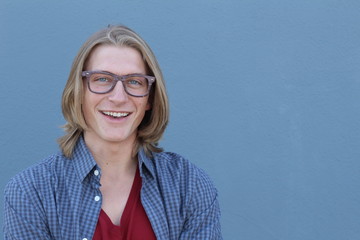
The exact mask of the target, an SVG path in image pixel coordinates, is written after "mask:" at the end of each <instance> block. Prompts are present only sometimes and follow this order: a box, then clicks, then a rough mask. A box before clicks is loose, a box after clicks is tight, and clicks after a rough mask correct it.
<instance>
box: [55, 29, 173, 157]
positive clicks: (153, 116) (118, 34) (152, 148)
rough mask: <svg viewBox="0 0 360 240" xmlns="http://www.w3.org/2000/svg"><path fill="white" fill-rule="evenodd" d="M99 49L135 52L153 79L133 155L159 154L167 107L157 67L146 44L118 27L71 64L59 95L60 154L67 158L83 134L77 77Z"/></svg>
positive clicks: (89, 43) (93, 40)
mask: <svg viewBox="0 0 360 240" xmlns="http://www.w3.org/2000/svg"><path fill="white" fill-rule="evenodd" d="M99 45H115V46H125V47H131V48H134V49H136V50H138V51H139V52H140V53H141V55H142V57H143V60H144V63H145V65H146V67H147V70H148V74H149V75H152V76H154V77H155V78H156V81H155V83H154V84H153V86H152V90H151V92H150V96H149V101H150V104H151V109H150V110H148V111H146V113H145V116H144V119H143V120H142V122H141V123H140V125H139V127H138V133H137V134H138V136H137V144H136V146H135V149H134V150H135V152H134V153H137V151H138V149H139V148H140V147H143V148H144V150H145V153H146V154H148V155H149V154H150V153H151V152H161V151H162V149H161V148H160V147H158V142H159V140H160V139H161V137H162V135H163V133H164V131H165V128H166V126H167V123H168V120H169V103H168V97H167V94H166V88H165V83H164V79H163V76H162V73H161V70H160V66H159V64H158V62H157V60H156V58H155V55H154V54H153V52H152V50H151V49H150V47H149V46H148V45H147V43H146V42H145V41H144V40H143V39H142V38H141V37H140V36H139V35H138V34H137V33H135V32H134V31H133V30H131V29H129V28H128V27H125V26H122V25H115V26H109V27H107V28H105V29H102V30H100V31H99V32H97V33H95V34H94V35H92V36H91V37H90V38H89V39H88V40H87V41H86V42H85V43H84V44H83V45H82V46H81V48H80V50H79V52H78V54H77V55H76V57H75V60H74V62H73V64H72V67H71V71H70V75H69V78H68V81H67V83H66V86H65V89H64V91H63V95H62V112H63V115H64V118H65V120H66V121H67V123H66V124H65V125H64V126H63V128H64V130H65V132H66V134H65V135H64V136H62V137H61V138H59V139H58V143H59V145H60V148H61V150H62V152H63V154H64V155H65V156H66V157H69V158H70V157H71V156H72V154H73V151H74V148H75V145H76V143H77V141H78V139H79V137H80V136H81V135H82V133H83V132H84V130H86V128H87V125H86V122H85V119H84V115H83V113H82V109H81V105H82V101H83V95H84V90H85V89H84V88H83V82H82V81H83V80H82V77H81V73H82V71H83V70H84V66H85V65H86V61H87V60H88V58H89V56H90V54H91V52H92V51H93V50H94V48H95V47H97V46H99Z"/></svg>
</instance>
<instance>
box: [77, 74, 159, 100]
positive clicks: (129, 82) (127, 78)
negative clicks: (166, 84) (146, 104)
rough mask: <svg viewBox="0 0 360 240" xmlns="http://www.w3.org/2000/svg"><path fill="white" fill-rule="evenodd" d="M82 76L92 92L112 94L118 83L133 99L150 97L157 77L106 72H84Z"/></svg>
mask: <svg viewBox="0 0 360 240" xmlns="http://www.w3.org/2000/svg"><path fill="white" fill-rule="evenodd" d="M81 76H83V77H85V78H86V81H87V85H88V88H89V90H90V92H93V93H98V94H105V93H109V92H111V91H112V90H113V89H114V88H115V85H116V83H117V82H118V81H120V82H122V84H123V86H124V90H125V92H126V93H127V94H129V95H130V96H133V97H145V96H147V95H149V92H150V89H151V85H152V84H153V83H154V82H155V77H153V76H147V75H143V74H129V75H124V76H119V75H116V74H113V73H110V72H104V71H83V72H82V74H81Z"/></svg>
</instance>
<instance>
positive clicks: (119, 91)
mask: <svg viewBox="0 0 360 240" xmlns="http://www.w3.org/2000/svg"><path fill="white" fill-rule="evenodd" d="M109 94H110V95H109V100H110V101H112V102H125V101H127V100H128V94H127V93H126V92H125V89H124V85H123V83H122V82H121V81H118V82H117V83H116V85H115V87H114V89H113V90H112V91H111V92H110V93H109Z"/></svg>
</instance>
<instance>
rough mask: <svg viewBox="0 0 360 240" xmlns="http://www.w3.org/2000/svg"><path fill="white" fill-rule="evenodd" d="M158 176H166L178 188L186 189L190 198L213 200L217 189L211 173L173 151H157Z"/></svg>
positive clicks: (155, 156)
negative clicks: (210, 175)
mask: <svg viewBox="0 0 360 240" xmlns="http://www.w3.org/2000/svg"><path fill="white" fill-rule="evenodd" d="M153 156H154V162H155V165H156V170H157V173H158V176H159V175H160V177H165V178H166V180H167V181H169V180H170V181H169V183H173V184H174V185H175V186H173V187H175V188H176V185H177V187H180V189H181V188H182V190H183V191H186V193H187V195H188V198H189V200H190V199H194V198H199V199H208V200H209V201H213V200H214V199H215V198H216V196H217V190H216V188H215V185H214V183H213V181H212V180H211V178H210V177H209V175H208V174H207V173H206V172H205V171H204V170H203V169H201V168H199V167H198V166H196V165H195V164H194V163H192V162H190V161H189V160H188V159H186V158H184V157H183V156H181V155H179V154H177V153H173V152H161V153H155V154H153Z"/></svg>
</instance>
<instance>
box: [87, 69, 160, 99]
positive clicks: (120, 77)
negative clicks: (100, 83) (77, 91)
mask: <svg viewBox="0 0 360 240" xmlns="http://www.w3.org/2000/svg"><path fill="white" fill-rule="evenodd" d="M97 73H100V74H105V75H110V76H112V77H113V78H114V80H115V81H114V83H113V85H112V86H111V88H110V89H109V90H108V91H105V92H96V91H93V90H91V88H90V77H91V75H93V74H97ZM81 76H82V77H85V78H86V81H87V86H88V89H89V91H90V92H92V93H96V94H106V93H109V92H111V91H112V90H113V89H114V88H115V86H116V84H117V82H119V81H120V82H121V83H122V85H123V87H124V90H125V92H126V93H127V94H128V95H130V96H133V97H145V96H147V95H149V93H150V89H151V86H152V84H153V83H154V82H155V77H153V76H148V75H144V74H139V73H133V74H128V75H116V74H113V73H111V72H106V71H83V72H82V73H81ZM130 77H144V78H146V79H147V80H148V83H149V85H148V89H147V92H146V94H143V95H134V94H131V93H129V92H128V91H127V88H126V86H125V85H124V81H125V80H126V79H128V78H130Z"/></svg>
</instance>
